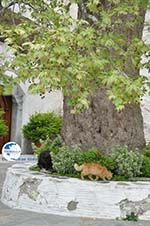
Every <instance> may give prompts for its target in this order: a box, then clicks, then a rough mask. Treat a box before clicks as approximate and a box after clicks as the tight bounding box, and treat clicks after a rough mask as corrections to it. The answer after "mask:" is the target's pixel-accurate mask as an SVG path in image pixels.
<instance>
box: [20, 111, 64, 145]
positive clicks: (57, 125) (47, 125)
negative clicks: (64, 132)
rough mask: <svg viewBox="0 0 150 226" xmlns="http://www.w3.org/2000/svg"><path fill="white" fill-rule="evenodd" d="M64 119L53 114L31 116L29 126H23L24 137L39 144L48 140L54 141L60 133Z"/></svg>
mask: <svg viewBox="0 0 150 226" xmlns="http://www.w3.org/2000/svg"><path fill="white" fill-rule="evenodd" d="M61 127H62V119H61V118H60V117H59V116H56V115H55V114H54V113H52V112H48V113H35V114H34V115H31V117H30V119H29V122H28V124H27V125H24V126H23V135H24V137H25V138H27V139H28V140H30V141H32V142H34V143H38V142H39V141H40V140H46V139H47V138H49V139H51V140H53V139H54V138H55V137H56V136H57V134H59V133H60V130H61Z"/></svg>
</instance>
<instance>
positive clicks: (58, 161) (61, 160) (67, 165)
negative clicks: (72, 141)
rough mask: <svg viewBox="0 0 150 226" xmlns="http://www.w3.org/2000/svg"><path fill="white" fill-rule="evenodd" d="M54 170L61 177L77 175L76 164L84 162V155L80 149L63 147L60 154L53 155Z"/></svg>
mask: <svg viewBox="0 0 150 226" xmlns="http://www.w3.org/2000/svg"><path fill="white" fill-rule="evenodd" d="M51 155H52V161H53V166H54V169H55V170H56V172H57V173H59V174H60V175H67V174H74V175H75V174H77V173H76V171H75V169H74V163H76V162H77V163H79V162H81V160H82V156H83V153H82V152H81V149H80V147H78V146H76V147H74V148H72V149H70V148H69V147H68V146H62V147H61V148H60V149H59V152H58V153H57V154H56V153H51Z"/></svg>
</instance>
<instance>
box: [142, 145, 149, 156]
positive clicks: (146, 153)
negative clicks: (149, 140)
mask: <svg viewBox="0 0 150 226" xmlns="http://www.w3.org/2000/svg"><path fill="white" fill-rule="evenodd" d="M143 154H144V156H147V157H149V158H150V144H148V145H147V146H146V147H145V148H144V150H143Z"/></svg>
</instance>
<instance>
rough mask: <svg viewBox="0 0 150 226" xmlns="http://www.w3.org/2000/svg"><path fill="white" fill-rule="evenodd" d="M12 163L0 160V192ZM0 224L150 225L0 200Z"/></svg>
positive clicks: (36, 225) (65, 225)
mask: <svg viewBox="0 0 150 226" xmlns="http://www.w3.org/2000/svg"><path fill="white" fill-rule="evenodd" d="M12 164H13V163H12V162H11V163H8V162H3V161H0V192H1V189H2V185H3V181H4V178H5V173H6V171H7V168H8V167H9V166H11V165H12ZM0 226H150V222H149V221H138V222H127V221H118V220H105V219H101V220H98V219H92V218H82V217H80V218H77V217H62V216H56V215H50V214H42V213H41V214H39V213H35V212H29V211H24V210H15V209H10V208H9V207H7V206H5V205H4V204H3V203H1V202H0Z"/></svg>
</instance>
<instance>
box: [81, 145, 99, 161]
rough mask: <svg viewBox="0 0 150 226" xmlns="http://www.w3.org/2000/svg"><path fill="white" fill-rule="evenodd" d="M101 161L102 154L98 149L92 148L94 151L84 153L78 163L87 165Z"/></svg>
mask: <svg viewBox="0 0 150 226" xmlns="http://www.w3.org/2000/svg"><path fill="white" fill-rule="evenodd" d="M100 159H101V154H100V152H99V151H98V150H97V149H95V148H92V149H89V150H88V151H85V152H82V156H81V158H80V161H79V162H78V163H79V164H82V163H85V162H86V163H90V162H93V163H97V162H98V161H99V160H100Z"/></svg>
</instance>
